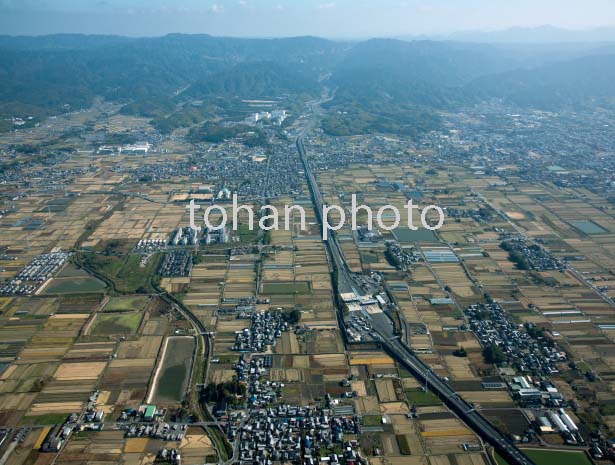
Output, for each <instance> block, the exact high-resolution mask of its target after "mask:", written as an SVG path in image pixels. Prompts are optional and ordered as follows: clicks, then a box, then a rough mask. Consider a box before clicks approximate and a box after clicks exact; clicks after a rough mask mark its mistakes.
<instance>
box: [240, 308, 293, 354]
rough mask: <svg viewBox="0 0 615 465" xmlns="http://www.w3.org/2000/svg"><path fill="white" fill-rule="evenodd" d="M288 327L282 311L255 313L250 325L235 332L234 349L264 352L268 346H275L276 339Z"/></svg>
mask: <svg viewBox="0 0 615 465" xmlns="http://www.w3.org/2000/svg"><path fill="white" fill-rule="evenodd" d="M288 329H289V325H288V322H287V321H286V320H285V319H284V316H283V315H282V313H281V312H260V313H253V314H252V321H251V324H250V327H249V328H245V329H243V330H242V331H236V332H235V343H234V344H233V347H232V350H236V351H239V352H264V351H265V349H266V348H267V346H275V343H276V339H277V338H278V337H280V336H281V335H282V332H283V331H288Z"/></svg>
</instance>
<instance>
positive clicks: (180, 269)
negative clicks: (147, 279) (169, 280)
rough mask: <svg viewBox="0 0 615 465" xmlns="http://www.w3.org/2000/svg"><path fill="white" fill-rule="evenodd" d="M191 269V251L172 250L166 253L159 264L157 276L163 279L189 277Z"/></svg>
mask: <svg viewBox="0 0 615 465" xmlns="http://www.w3.org/2000/svg"><path fill="white" fill-rule="evenodd" d="M191 269H192V251H191V250H186V249H183V250H174V251H172V252H167V253H166V254H165V255H164V258H163V259H162V261H161V262H160V266H159V267H158V274H159V275H160V276H163V277H171V276H189V275H190V270H191Z"/></svg>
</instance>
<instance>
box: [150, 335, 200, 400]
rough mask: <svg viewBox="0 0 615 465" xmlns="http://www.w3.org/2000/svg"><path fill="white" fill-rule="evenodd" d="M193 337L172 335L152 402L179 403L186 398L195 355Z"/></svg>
mask: <svg viewBox="0 0 615 465" xmlns="http://www.w3.org/2000/svg"><path fill="white" fill-rule="evenodd" d="M194 343H195V341H194V338H193V337H185V336H184V337H170V338H169V340H168V342H167V348H166V351H165V353H164V359H163V361H162V366H161V367H160V374H159V375H158V382H157V383H156V386H155V391H154V395H153V397H152V402H154V403H178V402H181V401H182V400H183V399H184V394H185V392H186V389H187V387H188V381H189V377H190V367H191V365H192V357H193V355H194Z"/></svg>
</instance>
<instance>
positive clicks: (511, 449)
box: [296, 102, 535, 465]
mask: <svg viewBox="0 0 615 465" xmlns="http://www.w3.org/2000/svg"><path fill="white" fill-rule="evenodd" d="M318 103H319V102H314V103H312V104H311V105H310V107H311V110H312V113H313V117H312V118H311V121H310V122H309V123H308V124H307V125H306V126H305V127H304V129H303V130H302V131H301V132H300V133H299V135H298V136H297V140H296V145H297V150H298V152H299V157H300V158H301V163H302V164H303V169H304V171H305V176H306V179H307V182H308V187H309V189H310V193H311V195H312V201H313V203H314V208H315V210H316V217H317V218H318V221H319V223H320V225H321V227H322V224H323V218H322V212H323V206H324V205H325V203H324V199H323V196H322V193H321V192H320V187H319V186H318V183H317V182H316V178H315V176H314V174H313V173H312V171H311V169H310V166H309V163H308V160H307V153H306V150H305V136H306V134H307V133H308V131H309V130H310V129H311V128H312V127H313V126H314V124H315V120H316V116H317V106H318ZM329 233H330V234H329V238H328V240H326V241H325V244H326V248H327V250H328V252H329V255H330V257H331V259H332V261H333V264H334V265H335V268H336V271H337V281H338V282H337V289H338V292H339V293H344V292H354V291H355V290H356V289H359V286H357V285H356V284H355V282H354V279H353V277H352V274H351V273H350V271H349V269H348V266H347V264H346V260H345V258H344V255H343V253H342V251H341V249H340V246H339V243H338V241H337V237H336V235H335V231H329ZM357 294H358V293H357ZM338 310H340V309H338ZM372 320H373V322H372V327H373V328H374V329H375V330H376V331H377V332H378V334H379V335H380V337H381V338H382V341H381V343H382V345H383V347H384V348H385V349H386V351H387V352H388V353H389V354H390V355H391V356H392V357H393V358H394V359H396V360H397V361H398V362H400V363H401V364H402V365H404V366H405V367H406V368H407V369H408V370H410V371H411V372H412V373H413V374H414V375H415V376H416V377H417V378H418V379H419V380H421V381H422V382H423V383H424V384H425V386H426V387H428V388H429V389H431V390H432V391H433V392H434V393H436V394H437V395H438V397H439V398H440V399H441V400H442V401H443V402H444V403H445V404H446V405H447V406H448V407H449V408H450V409H451V410H453V411H454V412H455V413H457V415H459V417H460V418H461V419H462V420H463V421H465V422H466V423H467V424H468V426H470V427H471V428H472V429H473V430H474V431H475V432H476V433H477V434H478V435H479V436H480V437H481V438H482V439H483V440H484V441H486V442H488V443H489V444H491V445H492V446H493V447H494V448H495V450H496V451H497V452H498V453H499V454H500V455H501V456H502V457H504V458H505V459H506V460H507V461H508V462H509V464H510V465H535V464H534V462H533V461H532V460H530V459H529V458H528V457H526V456H525V455H524V454H523V453H522V452H521V451H520V450H519V449H518V448H517V447H516V446H515V445H514V444H513V443H512V442H511V441H509V440H508V439H507V438H506V437H505V436H504V435H502V434H501V433H500V432H499V431H498V430H497V429H496V428H495V427H494V426H493V425H491V423H490V422H489V421H488V420H487V419H485V418H484V417H483V416H482V415H481V414H480V413H479V412H477V411H476V410H474V407H473V406H472V405H471V404H469V403H468V402H466V401H465V400H463V399H462V398H461V397H460V396H459V395H458V394H457V393H456V392H455V391H454V390H453V389H452V388H451V387H450V386H449V385H448V384H447V383H446V382H445V381H444V380H442V379H441V378H440V377H439V376H438V375H436V374H435V373H433V372H432V370H431V369H430V368H429V367H428V366H427V365H425V364H424V363H423V362H422V361H421V360H420V359H419V358H418V357H417V356H416V355H414V353H413V352H412V350H410V348H409V347H408V346H407V345H405V344H404V343H403V342H402V341H400V340H399V338H397V337H394V336H393V328H392V325H391V323H390V321H388V318H387V317H386V316H385V315H384V314H382V315H381V317H379V318H378V317H377V318H372Z"/></svg>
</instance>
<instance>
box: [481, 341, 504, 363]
mask: <svg viewBox="0 0 615 465" xmlns="http://www.w3.org/2000/svg"><path fill="white" fill-rule="evenodd" d="M483 357H484V358H485V362H487V363H492V364H494V365H500V364H502V363H504V362H505V361H506V354H505V353H504V351H503V350H502V348H501V347H500V346H498V345H497V344H490V345H489V346H487V347H485V348H484V349H483Z"/></svg>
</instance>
